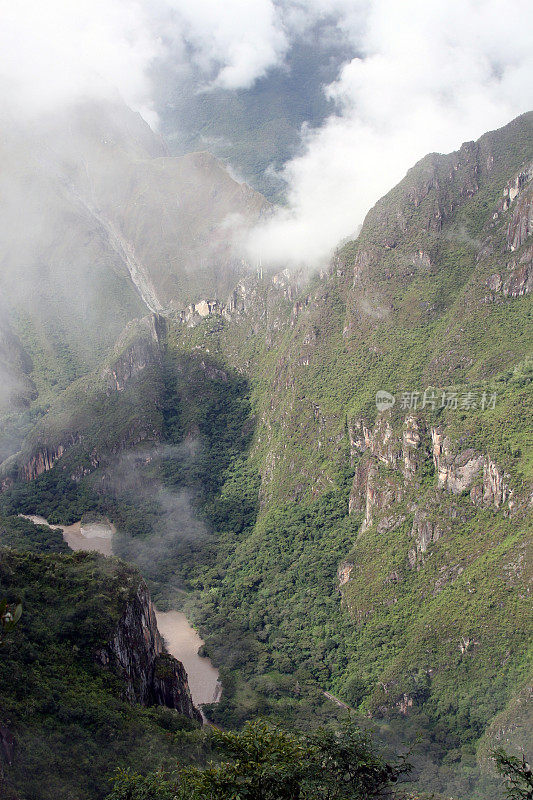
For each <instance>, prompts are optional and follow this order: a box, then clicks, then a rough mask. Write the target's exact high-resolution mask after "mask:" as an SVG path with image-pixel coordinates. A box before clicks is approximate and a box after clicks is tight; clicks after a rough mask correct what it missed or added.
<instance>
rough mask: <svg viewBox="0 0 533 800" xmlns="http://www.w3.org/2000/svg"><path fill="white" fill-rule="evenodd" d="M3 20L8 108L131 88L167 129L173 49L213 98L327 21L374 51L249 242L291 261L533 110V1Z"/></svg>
mask: <svg viewBox="0 0 533 800" xmlns="http://www.w3.org/2000/svg"><path fill="white" fill-rule="evenodd" d="M0 21H1V24H0V54H1V56H0V97H1V99H2V102H3V107H4V108H5V109H7V113H8V114H10V115H13V116H14V117H15V118H28V119H36V118H38V117H39V115H40V114H43V113H47V114H49V113H53V112H54V110H56V109H58V108H60V107H62V106H63V105H65V104H68V103H71V102H73V101H76V100H78V99H80V98H85V97H99V96H103V97H105V96H112V95H113V93H114V92H116V91H118V92H119V93H120V94H121V95H122V97H123V98H124V100H125V101H126V102H127V103H128V104H129V105H131V106H132V107H133V108H135V109H136V110H139V111H140V113H141V114H142V115H143V116H144V118H145V119H146V120H147V121H148V122H149V124H151V125H152V126H153V127H154V128H157V126H158V117H157V113H156V111H155V106H154V86H153V77H152V76H153V67H154V64H156V63H157V61H158V60H161V59H164V58H168V57H169V54H171V57H172V58H173V59H174V60H175V61H176V67H177V71H178V72H179V71H180V70H181V71H182V72H183V74H184V75H190V74H191V73H193V74H194V75H195V79H196V80H197V84H198V86H197V90H198V92H210V91H213V90H214V89H215V88H218V89H220V88H223V89H225V90H227V91H235V90H239V89H242V88H248V87H253V86H254V84H255V83H256V82H257V81H258V80H260V79H262V78H264V77H265V76H267V75H268V74H269V72H270V71H272V70H274V69H279V68H280V67H281V68H283V66H284V65H285V64H286V62H287V56H288V54H289V53H290V50H291V47H292V46H293V45H294V42H295V41H296V40H297V39H298V37H301V36H302V35H305V32H306V31H307V30H309V29H311V28H312V27H313V26H316V25H317V23H320V22H321V21H327V22H328V27H327V30H328V32H329V33H328V35H331V30H333V31H337V32H338V35H339V37H341V36H342V37H344V38H345V39H346V40H347V41H349V42H350V43H351V45H352V46H353V52H354V53H357V54H358V56H357V57H355V58H352V59H351V60H348V61H346V62H345V63H343V64H340V65H339V69H338V75H337V76H336V78H335V80H334V81H333V82H331V83H330V84H328V85H325V86H324V87H323V91H324V93H325V95H326V96H327V97H328V98H329V99H330V100H332V101H333V103H334V106H333V109H334V110H333V112H332V114H331V115H330V116H329V117H328V118H326V119H325V120H324V121H323V122H322V123H321V124H320V125H319V126H315V127H313V126H311V125H305V124H304V125H303V127H302V131H301V148H300V151H299V154H298V156H297V157H295V158H293V159H291V160H290V161H288V162H287V163H286V164H285V165H284V167H283V169H282V173H281V177H282V178H283V180H284V181H285V182H286V185H287V192H286V197H287V204H286V205H285V206H284V207H283V208H281V209H279V210H278V211H277V212H276V213H275V214H274V215H273V217H272V218H271V219H269V220H268V222H267V223H266V224H264V225H263V226H262V227H260V228H258V229H256V230H255V231H254V232H253V233H252V234H251V236H250V238H249V240H248V241H247V243H246V247H247V250H248V253H249V255H250V258H251V259H253V260H254V261H255V260H256V258H257V256H258V255H260V256H261V258H262V260H263V262H264V263H265V264H268V263H272V264H273V265H276V266H286V265H298V266H300V265H308V266H318V265H322V264H324V263H325V262H326V261H327V259H328V258H329V256H330V255H331V253H332V251H333V250H334V248H335V247H336V246H337V245H338V243H339V242H340V241H342V240H343V239H345V238H347V237H350V236H353V235H354V234H355V233H356V232H357V230H358V228H359V226H360V225H361V223H362V221H363V219H364V216H365V214H366V212H367V211H368V210H369V209H370V208H371V207H372V205H373V204H374V203H375V202H376V201H377V200H378V199H379V197H381V196H382V195H383V194H384V193H385V192H386V191H387V190H388V189H390V188H392V186H394V184H395V183H397V182H398V181H399V180H400V179H401V178H402V177H403V175H404V174H405V172H406V171H407V169H408V168H409V167H410V166H412V165H413V164H414V163H415V162H416V161H417V160H418V159H420V158H421V157H422V156H424V155H425V154H426V153H428V152H432V151H438V152H449V151H451V150H453V149H457V147H459V146H460V144H461V143H462V142H463V141H466V140H471V139H475V138H477V137H479V136H480V135H481V134H482V133H484V132H485V131H487V130H491V129H494V128H496V127H499V126H501V125H503V124H505V123H506V122H508V121H510V120H511V119H512V118H513V117H515V116H517V115H518V114H520V113H522V112H524V111H527V110H530V109H531V108H533V47H532V46H531V45H532V42H531V31H532V30H533V4H532V3H531V2H530V0H446V2H445V3H443V2H442V0H401V2H399V1H398V0H278V1H277V2H274V0H225V2H224V3H221V2H219V0H195V2H190V0H74V1H73V0H46V2H42V0H18V2H17V3H14V2H12V0H9V2H8V1H7V0H0ZM332 26H333V27H332Z"/></svg>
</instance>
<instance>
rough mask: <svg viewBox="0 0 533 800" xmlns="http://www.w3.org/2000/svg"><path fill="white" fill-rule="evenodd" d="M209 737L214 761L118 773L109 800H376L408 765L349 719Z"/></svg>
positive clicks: (255, 725)
mask: <svg viewBox="0 0 533 800" xmlns="http://www.w3.org/2000/svg"><path fill="white" fill-rule="evenodd" d="M208 737H209V739H210V745H211V747H212V748H213V749H214V750H215V751H217V752H218V753H219V754H220V760H218V761H212V762H210V763H209V764H207V766H205V767H186V768H184V769H181V770H180V771H179V772H178V773H177V774H176V775H175V776H173V777H170V778H169V777H165V776H163V775H161V774H152V775H149V776H140V775H137V774H135V773H132V772H130V771H127V770H119V771H118V773H117V775H116V778H115V782H114V786H113V791H112V792H111V794H110V795H109V797H108V800H378V798H386V797H389V796H390V792H391V787H392V786H393V784H395V783H396V781H397V780H398V779H399V778H400V776H401V775H403V774H405V773H407V772H408V771H409V770H410V767H409V765H408V764H406V762H405V761H404V760H402V759H400V760H399V761H398V762H397V763H396V764H390V763H388V762H386V761H385V760H384V759H383V758H382V757H381V756H379V755H378V754H376V753H375V752H374V749H373V747H372V743H371V741H370V737H369V736H368V735H366V734H364V733H361V732H360V731H359V730H358V729H357V728H356V727H355V726H353V725H352V724H351V723H347V724H346V725H345V726H344V727H343V728H342V730H340V731H329V730H319V731H317V732H315V733H312V734H308V735H298V734H295V733H290V732H288V731H285V730H282V729H280V728H276V727H274V726H272V725H269V724H267V723H265V722H261V721H257V722H250V723H248V724H247V725H246V726H245V728H244V730H242V731H239V732H227V731H219V730H211V731H210V732H209V734H208Z"/></svg>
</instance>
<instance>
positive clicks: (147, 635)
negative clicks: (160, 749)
mask: <svg viewBox="0 0 533 800" xmlns="http://www.w3.org/2000/svg"><path fill="white" fill-rule="evenodd" d="M96 660H97V662H98V663H99V664H101V665H102V666H103V667H106V668H108V669H111V670H113V672H115V673H116V674H117V675H118V676H119V677H120V679H121V681H122V683H123V684H124V686H125V690H124V692H125V695H126V697H127V698H128V700H130V701H131V702H137V703H140V704H141V705H145V706H148V705H153V704H159V705H164V706H168V707H169V708H174V709H176V711H179V712H180V714H183V715H184V716H186V717H189V719H193V720H197V721H198V722H201V720H202V717H201V714H200V712H199V711H198V710H197V709H196V708H195V707H194V705H193V702H192V698H191V693H190V691H189V685H188V683H187V673H186V672H185V669H184V667H183V664H181V663H180V662H179V661H178V660H177V659H175V658H173V657H172V656H171V655H169V654H168V653H166V652H164V649H163V642H162V639H161V636H160V634H159V631H158V629H157V621H156V618H155V612H154V609H153V605H152V600H151V598H150V594H149V592H148V589H147V587H146V584H145V583H144V582H141V583H140V584H139V587H138V589H137V591H136V592H135V593H134V594H133V596H131V597H130V598H129V599H128V601H127V602H126V606H125V609H124V612H123V614H122V616H121V618H120V620H119V623H118V625H117V628H116V630H115V632H114V634H113V636H112V638H111V639H110V641H109V642H108V644H107V645H106V646H105V647H102V648H100V649H99V650H97V652H96Z"/></svg>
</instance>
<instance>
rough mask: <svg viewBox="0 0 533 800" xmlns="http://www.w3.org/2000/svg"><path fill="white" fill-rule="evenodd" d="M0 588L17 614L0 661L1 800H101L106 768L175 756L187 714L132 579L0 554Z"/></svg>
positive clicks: (79, 561) (145, 597)
mask: <svg viewBox="0 0 533 800" xmlns="http://www.w3.org/2000/svg"><path fill="white" fill-rule="evenodd" d="M0 585H1V587H2V594H3V596H7V597H8V598H13V597H19V598H21V599H22V603H23V607H24V612H23V615H22V618H21V620H20V622H19V624H18V625H17V628H16V630H15V631H14V632H13V635H12V636H10V637H7V638H6V639H5V641H4V642H3V643H2V658H1V659H0V739H1V740H2V741H1V742H0V745H1V748H2V749H0V760H1V761H2V766H3V774H0V795H1V796H2V797H4V796H11V795H10V791H11V792H12V794H13V796H15V797H17V796H21V797H27V796H33V797H39V798H43V800H53V798H54V797H58V796H71V797H77V798H80V800H94V798H98V800H102V799H103V798H104V797H105V796H106V795H107V794H108V788H109V779H110V778H111V776H112V774H113V772H114V771H115V769H116V766H117V763H119V764H122V765H124V766H129V767H132V768H134V769H140V770H146V771H149V770H151V769H157V768H159V767H161V765H163V764H164V765H165V768H169V767H170V766H171V765H173V764H175V763H176V758H177V757H181V756H183V754H184V752H186V749H187V745H186V744H184V742H183V737H182V735H181V734H182V733H183V732H184V731H189V732H191V731H194V730H196V729H197V728H198V723H199V721H200V720H199V714H198V712H197V711H196V709H195V708H194V706H193V703H192V700H191V696H190V692H189V689H188V685H187V678H186V675H185V672H184V670H183V667H182V665H181V664H180V663H179V662H177V661H176V660H175V659H173V658H172V657H170V656H168V655H167V654H165V653H164V652H163V651H162V647H161V639H160V636H159V633H158V631H157V626H156V623H155V618H154V614H153V609H152V606H151V601H150V597H149V594H148V591H147V589H146V586H145V584H144V582H143V581H142V578H141V576H140V575H139V573H138V572H137V571H136V570H135V569H134V568H132V567H131V566H128V565H127V564H125V563H124V562H121V561H119V560H118V559H115V558H103V557H102V556H98V555H97V554H94V553H81V552H80V553H68V554H59V553H48V554H46V555H40V554H37V553H28V552H16V551H15V550H12V549H9V548H0ZM51 765H53V766H51ZM0 773H2V770H0Z"/></svg>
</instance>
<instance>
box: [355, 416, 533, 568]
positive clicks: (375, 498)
mask: <svg viewBox="0 0 533 800" xmlns="http://www.w3.org/2000/svg"><path fill="white" fill-rule="evenodd" d="M349 435H350V444H351V453H352V459H353V460H354V461H356V462H357V466H356V470H355V476H354V480H353V484H352V490H351V493H350V502H349V510H350V513H356V512H363V513H364V519H363V523H362V527H361V534H363V533H364V532H365V531H366V530H367V529H368V528H370V527H371V526H372V525H374V524H376V525H377V530H378V532H380V533H383V532H385V531H387V530H390V529H392V528H395V527H398V525H400V524H402V523H403V522H404V521H405V520H406V514H414V518H413V523H412V531H411V537H412V539H413V541H414V546H413V549H412V550H410V551H409V562H410V563H411V566H414V565H415V563H416V562H417V559H418V556H419V554H423V553H425V552H426V550H427V549H428V547H429V545H430V544H431V542H433V541H437V540H438V539H439V538H440V536H441V535H442V533H443V531H444V530H446V528H449V527H450V525H451V518H449V519H448V520H447V521H446V519H445V517H443V516H442V514H441V515H440V520H439V519H438V517H439V507H440V504H441V495H440V492H442V491H443V490H445V491H446V492H449V493H450V494H451V495H452V496H453V495H462V494H464V493H468V495H469V497H470V500H471V502H472V503H473V504H474V505H476V506H478V507H482V506H484V507H492V508H494V509H497V510H501V511H502V513H503V514H505V515H507V516H508V515H510V514H513V512H515V511H517V504H516V502H515V498H514V495H515V493H514V490H513V489H512V488H511V486H510V476H509V475H507V474H506V473H505V472H504V471H503V470H502V469H501V468H499V467H498V465H497V464H496V463H495V462H494V461H493V460H492V459H491V458H490V457H489V456H488V455H484V454H482V453H479V452H476V450H475V449H474V448H471V447H467V448H461V447H460V446H459V445H458V444H457V443H455V442H454V441H453V440H452V439H451V438H450V437H449V436H448V435H446V431H445V430H444V429H443V427H442V426H431V425H428V424H427V421H426V420H424V418H422V417H417V416H415V415H413V414H411V413H410V414H407V415H406V416H404V417H403V418H402V417H398V416H396V417H393V415H392V413H391V412H390V411H386V412H383V413H381V414H379V415H378V417H377V419H376V421H375V423H374V424H373V425H371V424H370V423H369V422H367V421H365V420H363V419H356V420H353V421H352V422H351V423H350V425H349ZM380 465H384V466H385V467H386V469H385V470H383V469H381V468H380ZM421 479H422V480H423V481H425V483H424V491H423V492H422V490H421V486H420V483H421ZM428 482H429V483H428ZM422 493H423V494H424V499H423V505H419V504H418V503H417V499H416V496H417V495H418V496H420V495H421V494H422ZM527 503H528V497H527V496H526V497H523V498H522V499H521V505H522V507H525V506H526V505H527ZM432 517H434V518H433V519H432ZM346 581H347V578H345V579H343V580H342V579H341V583H346Z"/></svg>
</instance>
